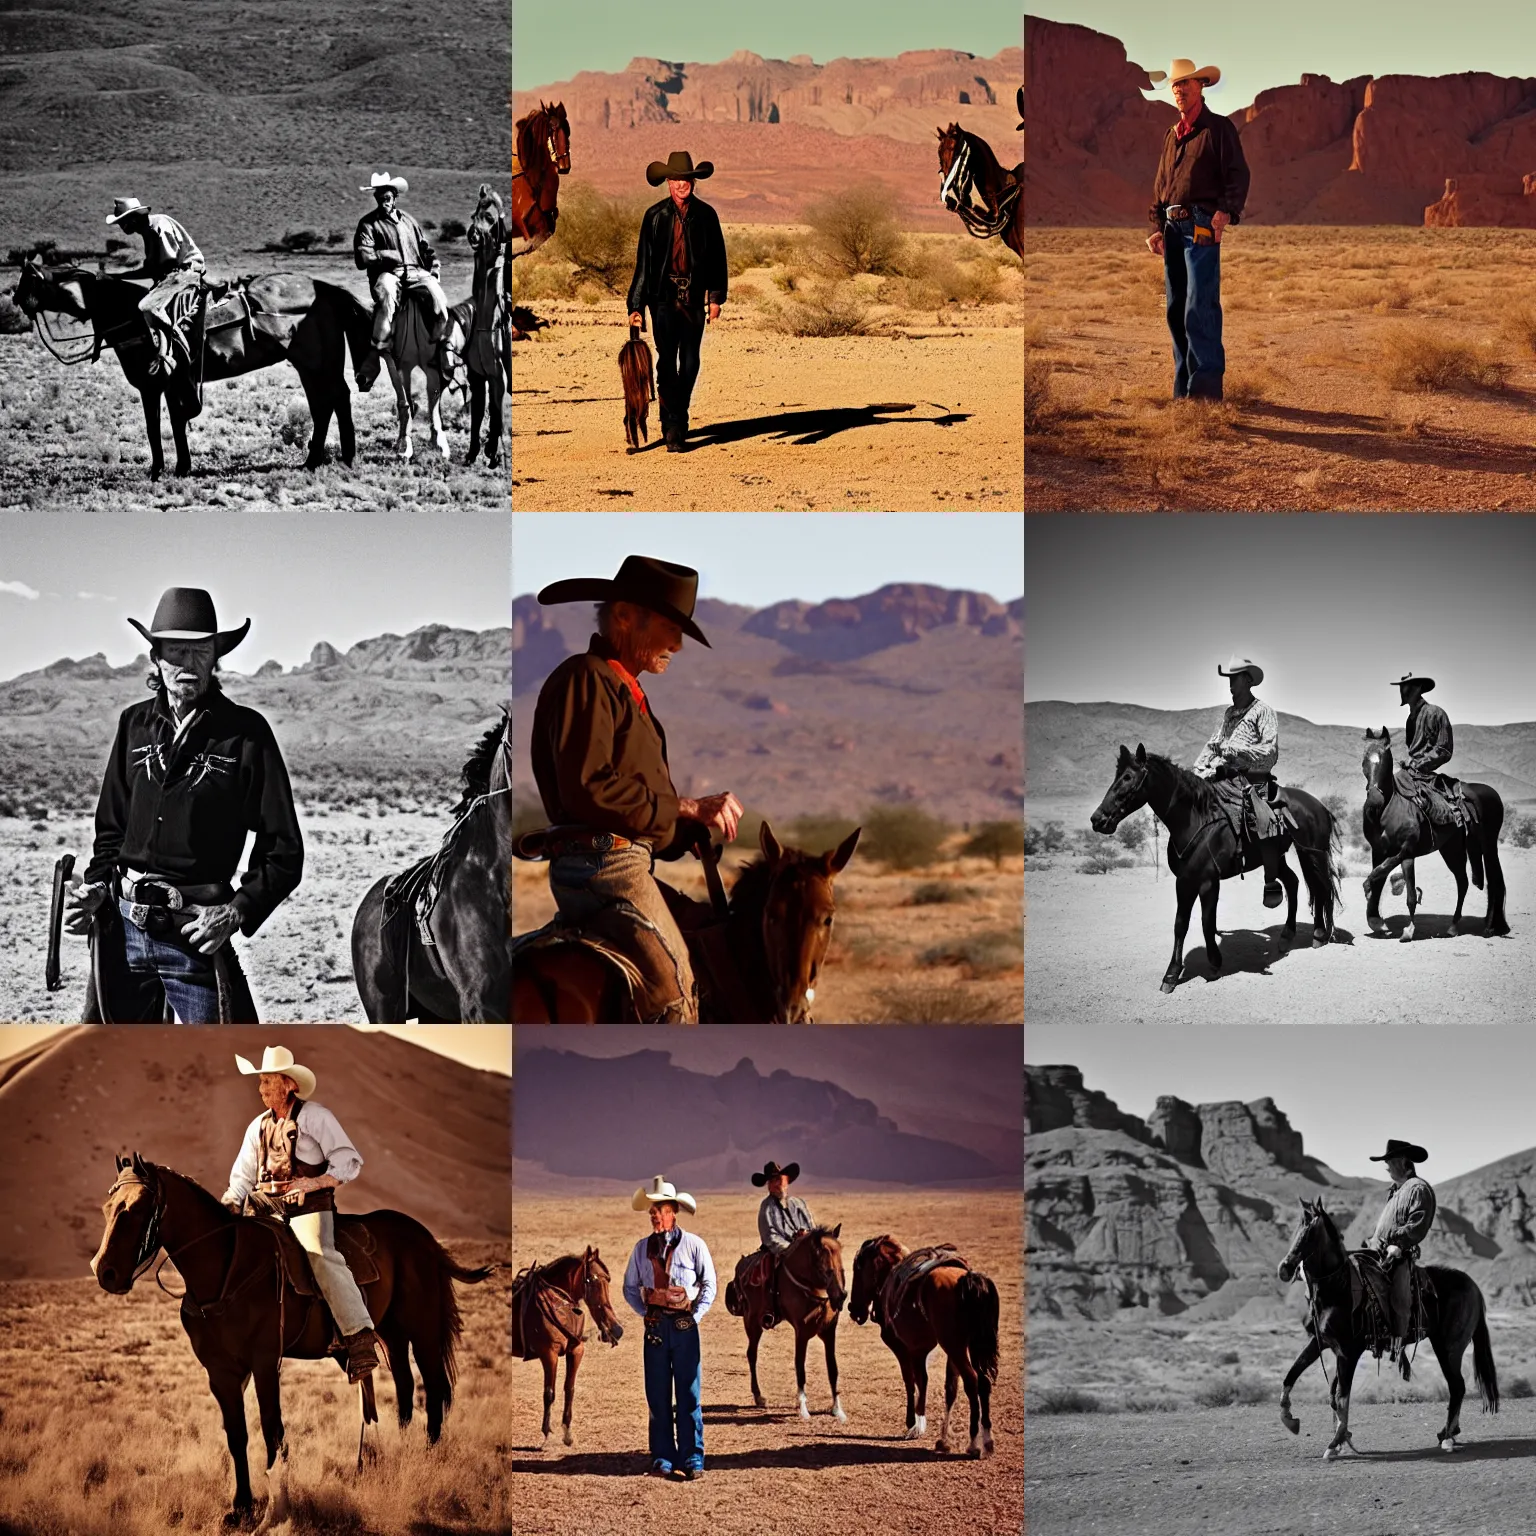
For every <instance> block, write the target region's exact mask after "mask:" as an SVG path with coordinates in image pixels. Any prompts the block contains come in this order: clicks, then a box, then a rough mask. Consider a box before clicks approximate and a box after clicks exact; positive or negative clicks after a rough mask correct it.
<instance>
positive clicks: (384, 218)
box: [352, 171, 448, 383]
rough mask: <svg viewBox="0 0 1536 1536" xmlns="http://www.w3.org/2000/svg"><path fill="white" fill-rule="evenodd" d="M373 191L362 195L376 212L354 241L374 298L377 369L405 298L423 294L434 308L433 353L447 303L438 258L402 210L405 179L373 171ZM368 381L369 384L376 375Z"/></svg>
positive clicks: (445, 317) (364, 221) (354, 254)
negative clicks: (365, 195)
mask: <svg viewBox="0 0 1536 1536" xmlns="http://www.w3.org/2000/svg"><path fill="white" fill-rule="evenodd" d="M368 180H369V183H370V185H369V186H366V187H359V188H358V191H359V192H370V191H371V192H372V193H373V201H374V205H375V206H374V209H373V212H372V213H365V214H364V215H363V217H362V218H361V219H359V220H358V224H357V231H356V233H355V234H354V235H353V237H352V259H353V261H355V262H356V263H357V267H358V270H359V271H360V272H366V273H367V274H368V287H369V290H370V291H371V292H372V294H373V334H372V336H371V338H370V340H371V342H372V352H371V353H370V354H369V355H370V358H371V359H372V360H373V361H374V362H375V363H376V362H378V361H380V360H382V358H383V355H384V353H385V352H387V351H388V350H389V336H390V332H391V331H392V330H393V329H394V324H395V312H396V311H397V310H398V309H399V307H400V300H401V297H402V295H408V294H413V293H424V294H426V296H427V298H428V300H429V301H430V303H431V305H432V329H431V335H430V338H429V339H430V340H431V343H432V345H433V346H434V347H437V346H439V345H440V344H441V343H442V339H443V337H444V336H445V335H447V333H448V298H447V295H445V294H444V292H443V289H442V285H441V284H440V283H439V282H438V280H437V256H436V253H435V252H434V251H433V249H432V246H431V244H430V242H429V241H428V240H427V236H426V232H425V231H424V230H423V229H422V227H421V225H420V224H418V223H417V222H416V220H415V219H413V218H412V217H411V216H410V214H408V213H407V212H406V211H405V210H404V209H403V208H401V207H400V206H399V202H400V198H401V196H402V194H404V193H406V192H408V191H410V183H409V182H408V181H407V180H406V179H405V177H404V176H391V175H390V174H389V172H388V171H375V172H374V173H373V175H371V176H370V177H369V178H368ZM366 376H367V378H368V380H369V382H370V383H371V382H372V380H373V376H374V375H373V369H372V368H371V367H370V368H369V369H368V370H367V373H366Z"/></svg>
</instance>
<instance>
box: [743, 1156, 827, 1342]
mask: <svg viewBox="0 0 1536 1536" xmlns="http://www.w3.org/2000/svg"><path fill="white" fill-rule="evenodd" d="M799 1177H800V1164H799V1163H786V1164H785V1166H784V1167H782V1168H781V1167H779V1165H778V1164H777V1163H776V1162H773V1161H771V1160H770V1161H769V1162H766V1163H764V1164H763V1171H762V1172H761V1173H754V1174H753V1175H752V1183H753V1184H754V1185H755V1186H756V1187H757V1188H758V1189H761V1188H762V1187H763V1186H764V1185H765V1184H766V1185H767V1187H768V1193H767V1194H766V1195H764V1196H763V1200H762V1204H761V1205H759V1206H758V1208H757V1235H758V1238H759V1239H760V1240H761V1242H762V1247H761V1248H760V1249H759V1250H758V1255H756V1256H755V1257H758V1256H760V1257H758V1263H757V1264H756V1265H755V1266H754V1267H753V1269H752V1271H751V1274H750V1278H749V1279H748V1282H747V1283H748V1284H749V1285H756V1286H759V1287H761V1288H762V1289H763V1291H764V1293H765V1298H766V1304H765V1310H764V1316H763V1327H764V1328H772V1327H773V1326H774V1324H775V1323H777V1322H778V1318H776V1317H775V1316H774V1315H773V1305H774V1297H775V1295H776V1294H777V1287H776V1285H775V1283H774V1282H775V1279H776V1277H777V1271H778V1258H779V1255H780V1254H782V1253H783V1252H784V1250H785V1249H786V1248H788V1247H789V1245H790V1244H791V1243H792V1242H794V1240H795V1236H796V1234H797V1233H800V1232H809V1231H810V1230H811V1228H812V1227H814V1226H815V1225H816V1220H815V1218H814V1217H813V1216H812V1215H811V1211H810V1207H809V1206H808V1205H806V1203H805V1201H804V1200H802V1199H801V1198H800V1197H799V1196H798V1195H792V1194H790V1192H789V1186H790V1185H791V1184H793V1183H794V1182H795V1180H796V1179H798V1178H799Z"/></svg>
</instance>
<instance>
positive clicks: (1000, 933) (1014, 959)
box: [917, 928, 1024, 976]
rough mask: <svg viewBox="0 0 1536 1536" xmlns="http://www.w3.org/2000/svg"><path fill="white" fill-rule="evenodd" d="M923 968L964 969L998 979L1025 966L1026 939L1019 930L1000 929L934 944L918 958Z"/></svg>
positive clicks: (974, 974) (972, 973) (973, 974)
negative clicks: (1003, 973)
mask: <svg viewBox="0 0 1536 1536" xmlns="http://www.w3.org/2000/svg"><path fill="white" fill-rule="evenodd" d="M917 963H918V964H919V965H963V966H964V967H965V968H966V969H967V970H968V971H969V972H970V974H971V975H972V976H997V975H1001V974H1002V972H1004V971H1011V970H1014V969H1015V968H1016V967H1018V966H1021V965H1023V963H1024V939H1023V936H1022V935H1021V934H1020V933H1019V932H1018V931H1017V930H1010V929H1006V928H1004V929H997V930H995V931H993V932H990V933H978V934H973V935H970V936H969V937H966V938H957V939H950V940H948V941H946V942H945V943H943V944H934V945H931V946H930V947H929V948H927V949H925V950H924V951H923V952H922V953H921V954H920V955H919V956H918V957H917Z"/></svg>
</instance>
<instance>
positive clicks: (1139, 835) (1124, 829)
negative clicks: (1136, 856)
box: [1115, 815, 1147, 853]
mask: <svg viewBox="0 0 1536 1536" xmlns="http://www.w3.org/2000/svg"><path fill="white" fill-rule="evenodd" d="M1115 836H1116V838H1118V839H1119V842H1120V846H1121V847H1122V848H1127V849H1129V850H1130V851H1131V852H1132V853H1135V852H1136V850H1137V849H1138V848H1141V847H1142V846H1143V845H1144V844H1145V843H1146V841H1147V823H1146V820H1145V819H1144V818H1143V817H1142V816H1140V815H1136V816H1127V817H1126V819H1125V820H1124V821H1122V822H1121V823H1120V825H1119V827H1118V828H1116V830H1115Z"/></svg>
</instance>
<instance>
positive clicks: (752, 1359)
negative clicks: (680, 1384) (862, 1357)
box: [725, 1222, 848, 1424]
mask: <svg viewBox="0 0 1536 1536" xmlns="http://www.w3.org/2000/svg"><path fill="white" fill-rule="evenodd" d="M842 1230H843V1224H842V1223H841V1222H839V1223H838V1224H837V1225H836V1226H835V1227H812V1228H810V1229H809V1230H808V1231H804V1232H797V1233H796V1234H795V1239H794V1241H793V1242H792V1243H791V1244H790V1245H789V1247H788V1248H786V1249H785V1250H784V1252H783V1253H781V1254H780V1255H779V1260H778V1264H777V1265H776V1266H775V1269H774V1294H773V1315H774V1316H775V1317H776V1318H778V1319H779V1321H780V1322H785V1323H788V1324H789V1325H790V1326H791V1327H792V1328H793V1329H794V1330H795V1389H796V1395H795V1406H796V1408H797V1409H798V1410H799V1413H800V1417H801V1418H802V1419H808V1418H810V1416H811V1410H810V1409H809V1408H808V1407H807V1406H806V1402H805V1351H806V1346H807V1345H808V1344H809V1343H810V1342H811V1340H812V1339H814V1338H819V1339H820V1340H821V1347H822V1349H823V1351H824V1352H825V1354H826V1357H827V1385H828V1386H830V1387H831V1389H832V1417H833V1418H834V1419H836V1420H837V1422H838V1423H839V1424H842V1423H845V1422H846V1421H847V1418H848V1415H847V1414H846V1413H844V1412H843V1402H842V1399H841V1398H840V1397H839V1396H838V1395H837V1320H838V1318H839V1317H840V1316H841V1315H842V1311H843V1304H844V1303H845V1302H846V1301H847V1300H848V1281H847V1278H846V1276H845V1275H844V1272H843V1250H842V1245H841V1244H840V1243H839V1242H838V1237H839V1236H840V1235H841V1233H842ZM737 1272H738V1274H739V1273H740V1269H739V1267H738V1271H737ZM765 1300H766V1298H765V1297H764V1295H763V1291H762V1288H761V1287H760V1286H752V1287H747V1288H743V1287H742V1286H740V1285H738V1284H737V1282H736V1281H735V1280H732V1281H731V1283H730V1284H729V1285H728V1286H726V1288H725V1308H726V1311H728V1312H730V1313H732V1314H733V1315H734V1316H736V1317H739V1318H740V1319H741V1320H742V1324H743V1325H744V1326H745V1328H746V1330H747V1364H748V1366H749V1367H750V1368H751V1371H752V1401H753V1402H754V1403H755V1404H756V1405H757V1406H758V1407H759V1408H766V1407H767V1406H768V1399H767V1398H765V1397H764V1396H763V1394H762V1389H761V1388H760V1387H759V1386H758V1384H757V1346H758V1344H759V1343H760V1342H761V1340H762V1337H763V1317H764V1301H765Z"/></svg>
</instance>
